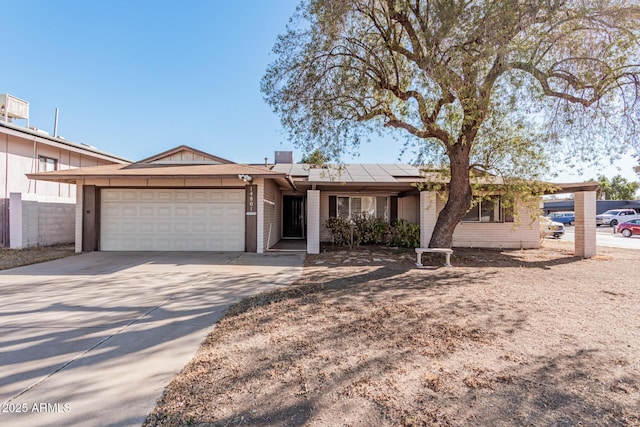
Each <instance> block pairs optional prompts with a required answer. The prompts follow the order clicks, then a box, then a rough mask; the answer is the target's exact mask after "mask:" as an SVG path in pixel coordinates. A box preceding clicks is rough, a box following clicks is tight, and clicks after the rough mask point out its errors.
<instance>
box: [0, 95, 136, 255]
mask: <svg viewBox="0 0 640 427" xmlns="http://www.w3.org/2000/svg"><path fill="white" fill-rule="evenodd" d="M3 96H4V97H5V98H2V97H0V104H1V103H2V99H6V95H3ZM13 99H16V98H13ZM23 102H24V101H23ZM27 105H28V104H27ZM1 107H2V109H0V164H1V166H0V189H1V190H0V191H1V194H0V246H5V247H11V248H23V247H28V246H38V245H52V244H58V243H72V242H73V241H74V237H75V202H76V188H75V185H74V184H72V183H69V184H67V183H53V182H44V181H36V180H34V179H31V178H27V176H26V174H29V173H38V172H48V171H62V170H68V169H73V168H83V167H86V166H96V165H108V164H114V163H117V164H122V163H126V162H127V161H126V160H125V159H123V158H121V157H118V156H114V155H112V154H108V153H105V152H102V151H100V150H98V149H96V148H94V147H90V146H88V145H84V144H76V143H73V142H70V141H67V140H65V139H63V138H60V137H52V136H50V135H48V134H47V133H46V132H43V131H40V130H36V129H34V128H27V127H22V126H17V125H15V124H13V123H11V122H10V121H9V119H10V118H12V117H11V116H10V115H9V116H7V117H5V116H4V111H6V110H5V107H4V104H3V105H2V106H1ZM27 112H28V107H27ZM18 118H21V119H22V118H24V117H18Z"/></svg>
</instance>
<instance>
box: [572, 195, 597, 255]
mask: <svg viewBox="0 0 640 427" xmlns="http://www.w3.org/2000/svg"><path fill="white" fill-rule="evenodd" d="M574 210H575V215H576V226H575V254H576V256H579V257H583V258H591V257H593V256H595V255H596V192H595V191H579V192H577V193H575V201H574Z"/></svg>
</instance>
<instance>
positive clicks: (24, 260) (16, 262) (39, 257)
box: [0, 245, 74, 270]
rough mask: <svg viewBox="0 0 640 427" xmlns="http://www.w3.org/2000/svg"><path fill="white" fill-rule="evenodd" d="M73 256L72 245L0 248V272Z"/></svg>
mask: <svg viewBox="0 0 640 427" xmlns="http://www.w3.org/2000/svg"><path fill="white" fill-rule="evenodd" d="M73 254H74V247H73V245H55V246H42V247H34V248H26V249H7V248H0V270H7V269H9V268H15V267H22V266H23V265H29V264H37V263H39V262H45V261H52V260H54V259H58V258H64V257H67V256H70V255H73Z"/></svg>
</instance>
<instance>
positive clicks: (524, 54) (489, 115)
mask: <svg viewBox="0 0 640 427" xmlns="http://www.w3.org/2000/svg"><path fill="white" fill-rule="evenodd" d="M639 28H640V7H639V6H638V2H637V1H624V0H582V1H571V0H537V1H531V0H526V1H525V0H496V1H491V0H484V1H482V0H479V1H473V0H431V1H430V0H351V1H349V0H305V1H303V2H302V3H301V5H300V6H299V7H298V9H297V12H296V14H295V15H294V17H293V18H292V20H291V22H290V25H289V26H288V27H287V31H286V32H285V33H284V34H283V35H281V36H280V37H279V39H278V41H277V43H276V45H275V47H274V52H275V53H276V59H275V61H274V62H273V63H272V64H271V65H270V66H269V68H268V70H267V72H266V74H265V76H264V78H263V81H262V90H263V92H264V93H265V96H266V100H267V102H269V104H270V105H271V106H272V107H273V108H274V110H275V111H276V112H277V113H278V114H279V115H280V117H281V120H282V123H283V124H284V126H285V127H286V128H287V129H288V130H289V132H290V137H291V138H292V139H293V140H294V141H296V142H298V144H300V145H301V146H302V147H303V148H305V149H307V150H309V151H311V150H312V149H313V148H314V147H322V148H323V152H325V153H339V152H341V151H342V150H344V149H345V147H348V146H352V145H357V144H358V143H359V141H360V140H362V139H363V138H364V139H366V138H367V137H368V135H370V133H371V132H375V131H376V130H379V129H382V128H386V129H388V128H392V129H399V130H401V131H403V132H406V133H407V134H408V135H410V136H411V137H412V138H414V140H415V141H418V144H417V145H416V146H417V147H418V154H420V155H425V154H426V155H430V156H431V158H432V159H433V158H436V159H437V158H438V157H439V156H441V157H442V158H444V159H445V160H446V163H447V165H448V168H449V172H450V176H449V186H448V192H447V194H448V198H447V202H446V204H445V207H444V209H443V210H442V211H441V213H440V215H439V217H438V220H437V223H436V227H435V231H434V233H433V235H432V237H431V241H430V244H429V245H430V246H431V247H450V246H451V240H452V235H453V231H454V230H455V227H456V225H457V224H458V223H459V222H460V220H461V219H462V217H463V216H464V214H465V213H466V212H467V210H468V209H469V207H470V205H471V203H472V198H473V194H472V185H471V184H472V182H471V178H470V175H471V171H472V170H473V171H477V170H479V169H480V170H486V171H488V172H496V171H500V169H501V168H507V169H509V168H512V169H515V170H516V171H517V170H518V169H522V168H523V167H525V166H526V164H527V163H528V162H529V161H530V160H531V161H534V162H536V164H542V163H543V160H544V156H543V154H544V153H547V152H548V153H551V152H553V153H556V152H558V150H557V148H558V146H562V145H563V144H567V143H570V144H569V146H571V147H572V152H571V153H570V155H572V156H575V155H579V154H582V155H584V154H587V155H588V154H593V153H599V151H598V150H600V151H603V150H604V151H606V150H608V149H609V147H610V146H615V143H616V142H617V141H618V139H619V138H627V139H628V140H630V139H631V138H633V137H634V135H637V133H636V132H634V130H635V129H633V126H635V123H636V120H637V118H638V108H637V103H636V101H637V99H638V97H639V95H638V94H639V93H640V92H639V90H640V79H639V75H640V66H639V65H638V64H640V60H639V56H640V55H639V53H638V52H639V51H640V48H639V45H638V34H639V30H638V29H639ZM534 128H535V129H537V130H538V131H537V132H531V129H534ZM569 137H570V138H571V139H570V140H569V139H568V138H569ZM427 159H428V158H427ZM421 160H424V158H422V159H421Z"/></svg>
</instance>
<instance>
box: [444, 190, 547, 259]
mask: <svg viewBox="0 0 640 427" xmlns="http://www.w3.org/2000/svg"><path fill="white" fill-rule="evenodd" d="M444 203H445V201H444V200H442V198H441V197H437V198H436V207H437V212H438V213H439V212H440V211H441V210H442V209H443V208H444ZM517 218H518V220H519V222H520V224H519V225H516V224H515V223H513V222H461V223H460V224H458V226H457V227H456V230H455V232H454V233H453V246H454V247H472V248H473V247H475V248H478V247H482V248H498V249H500V248H512V249H531V248H538V247H540V224H539V222H538V221H537V220H534V221H533V222H532V220H531V212H530V211H529V210H528V209H526V208H524V207H523V208H521V209H520V210H519V211H518V215H517ZM535 218H536V219H537V216H536V217H535Z"/></svg>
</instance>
